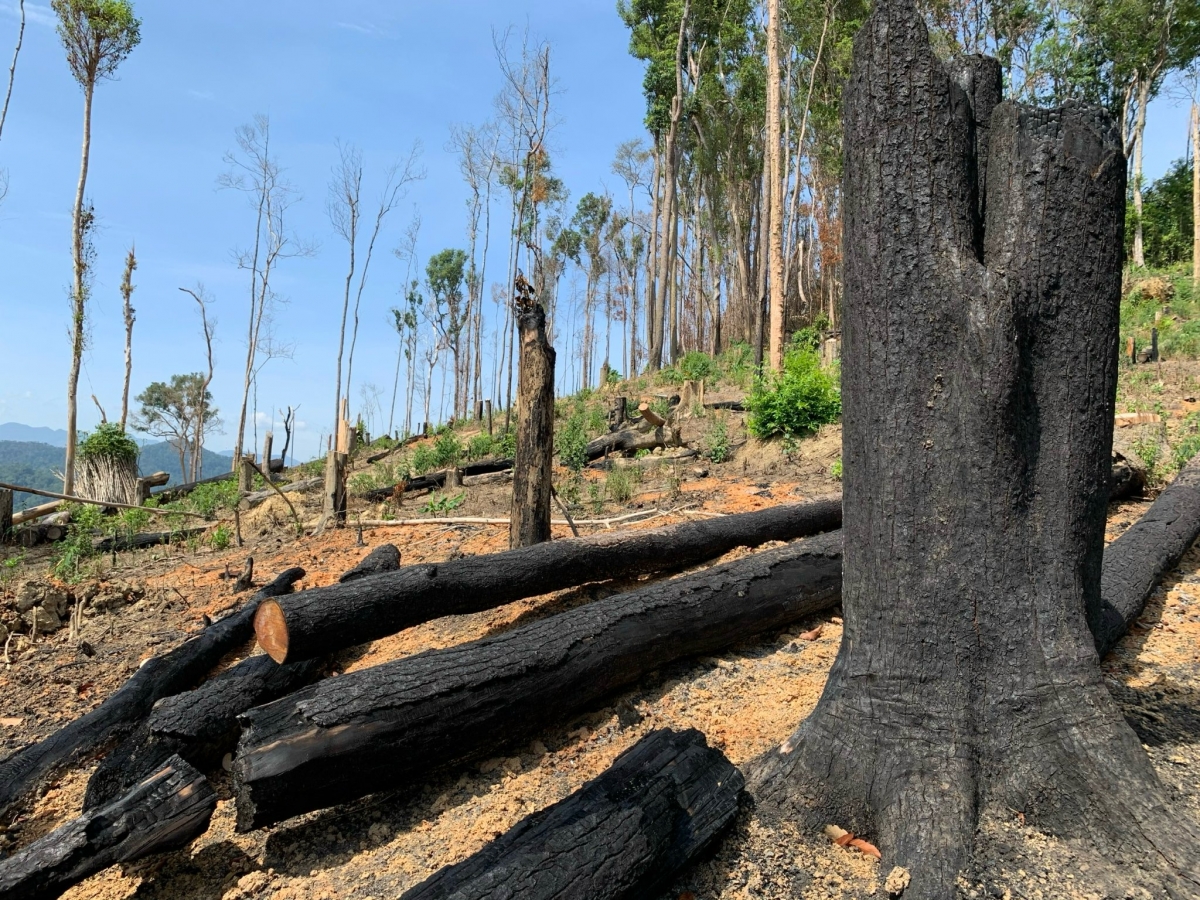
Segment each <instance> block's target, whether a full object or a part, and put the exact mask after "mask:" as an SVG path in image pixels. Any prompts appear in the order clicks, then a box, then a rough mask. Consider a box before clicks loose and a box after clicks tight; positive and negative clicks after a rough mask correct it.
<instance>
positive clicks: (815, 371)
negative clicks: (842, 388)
mask: <svg viewBox="0 0 1200 900" xmlns="http://www.w3.org/2000/svg"><path fill="white" fill-rule="evenodd" d="M746 405H747V407H748V409H749V410H750V418H749V421H748V422H747V427H748V428H749V429H750V432H751V433H752V434H754V435H755V436H757V437H759V438H762V439H764V440H765V439H767V438H771V437H776V436H780V435H786V436H791V437H799V436H802V435H805V434H809V433H811V432H813V431H815V430H816V429H817V428H819V427H820V426H822V425H826V424H828V423H830V422H836V421H837V419H838V417H839V416H840V415H841V413H842V398H841V395H840V394H839V393H838V388H837V384H836V383H835V381H834V378H833V377H832V376H831V374H830V373H828V372H825V371H823V370H822V369H821V363H820V360H819V359H818V358H817V354H816V353H814V352H813V351H811V350H807V349H804V348H803V347H797V346H794V345H793V346H791V347H789V349H788V351H787V353H786V354H785V355H784V360H783V370H782V371H781V372H777V373H776V372H772V373H768V375H767V376H766V377H765V378H763V379H760V380H759V382H758V383H756V384H755V386H754V390H753V391H752V392H751V394H750V397H749V399H748V401H747V404H746Z"/></svg>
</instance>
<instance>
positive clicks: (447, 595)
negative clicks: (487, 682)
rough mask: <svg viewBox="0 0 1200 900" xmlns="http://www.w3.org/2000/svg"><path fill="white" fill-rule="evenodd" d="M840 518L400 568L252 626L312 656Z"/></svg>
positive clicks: (714, 525)
mask: <svg viewBox="0 0 1200 900" xmlns="http://www.w3.org/2000/svg"><path fill="white" fill-rule="evenodd" d="M841 521H842V503H841V498H840V497H835V498H832V499H825V500H814V501H811V502H808V503H792V504H786V505H781V506H771V507H768V508H767V509H761V510H757V511H756V512H750V513H738V514H736V515H731V516H721V517H719V518H716V519H705V520H700V521H693V522H684V523H682V524H679V525H669V526H667V527H665V528H653V529H647V530H645V531H624V532H620V531H618V532H609V533H603V534H598V535H594V536H590V537H583V538H568V539H566V540H561V541H552V542H550V543H548V544H537V545H535V546H533V547H524V548H522V549H520V550H507V551H505V552H503V553H492V554H488V555H485V556H467V557H463V558H462V559H453V560H448V561H446V562H443V563H438V564H436V565H428V564H422V565H416V566H408V567H406V568H404V569H401V570H400V571H399V572H395V573H391V574H386V575H378V576H375V577H373V578H369V579H363V580H362V581H358V582H350V583H349V584H339V585H331V586H329V587H323V588H316V589H314V590H310V591H302V592H300V593H298V594H294V595H292V596H291V597H288V598H284V599H281V600H279V601H267V602H266V603H264V604H263V605H262V606H260V607H259V610H258V613H257V615H256V616H255V620H254V630H255V632H256V633H257V634H258V642H259V643H260V644H261V645H262V647H263V649H264V650H266V651H267V653H269V654H270V655H271V657H272V658H273V659H275V661H276V662H280V663H282V662H295V661H296V660H301V659H312V658H313V657H317V656H323V655H324V654H326V653H334V652H336V651H338V650H344V649H345V648H347V647H353V646H355V645H357V644H363V643H366V642H367V641H373V640H377V639H379V638H382V637H387V636H388V635H391V634H395V633H396V632H398V631H402V630H403V629H405V628H411V627H412V626H413V625H420V624H421V623H422V622H428V621H430V620H432V619H438V618H441V617H443V616H460V615H467V614H469V613H477V612H482V611H483V610H485V609H493V608H495V607H497V606H503V605H504V604H505V603H512V602H513V601H514V600H522V599H524V598H526V597H536V596H538V595H539V594H547V593H550V592H551V591H558V590H562V589H564V588H569V587H576V586H577V585H581V584H586V583H587V582H591V581H607V580H609V579H611V578H630V577H634V576H637V575H649V574H652V573H655V572H667V571H671V570H675V569H681V568H684V567H686V566H692V565H697V564H699V563H702V562H706V561H707V560H710V559H714V558H715V557H718V556H720V555H721V554H722V553H728V552H729V551H730V550H733V549H734V548H736V547H757V546H759V545H760V544H764V543H766V542H767V541H790V540H794V539H796V538H801V537H807V536H808V535H813V534H818V533H819V532H822V531H832V530H833V529H835V528H838V527H839V526H840V525H841Z"/></svg>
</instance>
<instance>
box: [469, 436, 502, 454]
mask: <svg viewBox="0 0 1200 900" xmlns="http://www.w3.org/2000/svg"><path fill="white" fill-rule="evenodd" d="M495 453H496V440H495V438H493V437H492V436H491V435H490V434H483V433H480V434H477V435H475V436H474V437H473V438H471V440H470V441H469V442H468V443H467V459H486V458H487V457H489V456H492V455H494V454H495Z"/></svg>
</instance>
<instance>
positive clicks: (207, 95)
mask: <svg viewBox="0 0 1200 900" xmlns="http://www.w3.org/2000/svg"><path fill="white" fill-rule="evenodd" d="M188 96H189V97H191V98H193V99H194V100H205V101H212V100H216V99H217V97H216V95H215V94H214V93H213V92H212V91H196V90H190V91H188Z"/></svg>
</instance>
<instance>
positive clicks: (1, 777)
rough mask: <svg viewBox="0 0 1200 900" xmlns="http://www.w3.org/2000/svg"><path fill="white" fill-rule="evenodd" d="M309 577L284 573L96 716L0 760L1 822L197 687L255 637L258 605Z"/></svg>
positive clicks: (147, 671) (149, 663) (156, 664)
mask: <svg viewBox="0 0 1200 900" xmlns="http://www.w3.org/2000/svg"><path fill="white" fill-rule="evenodd" d="M303 577H304V570H303V569H301V568H294V569H288V570H286V571H284V572H282V573H280V574H279V575H278V576H277V577H276V578H275V580H274V581H272V582H271V583H270V584H268V585H266V586H265V587H263V588H262V590H260V591H258V593H256V594H255V595H254V597H253V598H251V600H250V601H249V602H248V603H246V605H245V606H243V607H242V608H241V609H240V610H238V611H237V612H236V613H233V614H232V615H229V616H226V617H225V618H224V619H221V620H220V621H218V622H214V623H213V624H212V625H209V626H208V627H207V628H205V629H204V630H203V631H201V632H200V633H199V634H197V635H196V636H195V637H192V638H190V639H188V640H187V641H185V642H184V643H182V644H180V645H179V646H178V647H176V648H175V649H174V650H170V651H168V652H167V653H164V654H163V655H162V656H152V657H151V658H150V659H148V660H146V661H145V662H144V663H142V664H141V666H139V667H138V670H137V671H136V672H134V673H133V675H132V676H131V677H130V679H129V680H128V681H126V682H125V683H124V684H123V685H121V687H120V688H118V689H117V691H116V693H114V694H113V695H112V696H111V697H109V698H108V699H107V700H105V701H104V702H103V703H101V704H100V705H99V706H97V707H96V708H95V709H93V710H92V711H91V712H89V713H87V714H85V715H83V716H80V717H79V718H78V719H76V720H75V721H73V722H71V723H70V724H68V725H65V726H63V727H62V728H60V729H59V730H58V731H56V732H54V733H53V734H51V735H49V736H48V737H46V738H44V739H42V740H40V741H38V742H37V743H36V744H30V745H29V746H27V747H23V748H22V749H20V750H17V751H16V752H15V753H12V754H10V755H9V756H7V757H6V758H5V759H3V760H0V817H8V816H9V814H10V813H11V812H13V811H14V808H15V807H16V806H17V805H18V804H19V803H20V801H22V800H24V799H25V798H26V797H27V796H28V795H29V794H31V793H32V792H33V791H34V790H35V789H36V788H37V787H38V785H39V784H41V783H42V782H43V781H45V780H47V779H50V778H52V777H53V776H54V775H55V774H56V773H57V772H58V771H60V770H61V769H62V768H64V767H65V766H67V765H69V764H70V763H71V762H72V761H74V760H76V759H79V758H81V757H83V756H85V755H86V754H88V753H90V752H91V751H93V750H95V749H96V748H97V747H99V746H100V745H101V744H103V743H105V742H107V741H110V740H113V739H121V738H123V737H125V736H126V735H127V734H128V733H129V732H130V731H131V730H132V729H133V727H134V723H135V722H137V721H139V720H140V719H144V718H145V717H146V715H147V714H148V713H149V712H150V710H151V709H152V708H153V707H154V704H155V702H157V701H158V700H160V699H161V698H163V697H169V696H171V695H172V694H178V693H179V692H180V691H186V690H188V689H190V688H192V687H193V686H195V684H196V683H197V682H199V681H200V680H201V679H202V678H203V677H204V676H205V675H207V674H208V673H209V671H210V670H211V669H212V668H213V666H215V665H216V664H217V663H219V662H220V661H221V657H223V656H224V655H225V654H226V653H229V652H230V651H231V650H234V649H236V648H237V647H240V646H241V645H242V644H245V643H246V642H247V641H248V640H250V638H251V637H253V634H254V632H253V623H254V613H255V611H256V610H257V609H258V604H259V603H260V602H261V601H262V600H263V599H265V598H267V597H277V596H279V595H280V594H284V593H287V592H288V591H290V590H291V589H292V585H293V584H295V583H296V582H297V581H299V580H300V579H301V578H303Z"/></svg>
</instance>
